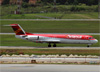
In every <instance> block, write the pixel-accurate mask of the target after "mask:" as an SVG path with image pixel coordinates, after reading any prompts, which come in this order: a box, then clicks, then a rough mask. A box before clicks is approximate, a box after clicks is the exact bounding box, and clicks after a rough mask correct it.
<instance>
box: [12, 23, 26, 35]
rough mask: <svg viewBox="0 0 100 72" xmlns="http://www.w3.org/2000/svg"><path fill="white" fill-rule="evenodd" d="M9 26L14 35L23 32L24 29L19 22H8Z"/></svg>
mask: <svg viewBox="0 0 100 72" xmlns="http://www.w3.org/2000/svg"><path fill="white" fill-rule="evenodd" d="M10 26H11V27H12V28H13V30H14V32H15V33H16V35H22V34H25V31H24V30H23V29H22V27H21V26H20V25H19V24H10Z"/></svg>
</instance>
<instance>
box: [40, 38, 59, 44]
mask: <svg viewBox="0 0 100 72" xmlns="http://www.w3.org/2000/svg"><path fill="white" fill-rule="evenodd" d="M41 42H44V43H60V40H53V39H47V40H42V41H41Z"/></svg>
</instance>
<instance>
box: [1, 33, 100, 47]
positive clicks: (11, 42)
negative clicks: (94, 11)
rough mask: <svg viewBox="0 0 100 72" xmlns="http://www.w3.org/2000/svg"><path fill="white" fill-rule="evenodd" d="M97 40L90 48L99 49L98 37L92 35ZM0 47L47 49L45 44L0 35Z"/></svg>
mask: <svg viewBox="0 0 100 72" xmlns="http://www.w3.org/2000/svg"><path fill="white" fill-rule="evenodd" d="M92 36H93V37H94V38H96V39H98V40H99V41H98V43H96V44H93V45H91V47H100V38H99V37H100V36H99V35H92ZM0 38H1V43H0V46H32V47H47V46H48V44H47V43H33V42H29V41H26V40H22V39H18V38H15V36H14V35H0ZM57 46H58V47H67V46H68V47H86V46H87V44H57Z"/></svg>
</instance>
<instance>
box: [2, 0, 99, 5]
mask: <svg viewBox="0 0 100 72" xmlns="http://www.w3.org/2000/svg"><path fill="white" fill-rule="evenodd" d="M9 2H10V0H3V3H2V4H3V5H6V4H9ZM23 2H26V3H28V2H29V0H23ZM37 2H38V0H37ZM38 3H44V4H48V3H51V4H57V5H79V4H86V5H98V0H39V2H38Z"/></svg>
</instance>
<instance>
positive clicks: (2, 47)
mask: <svg viewBox="0 0 100 72" xmlns="http://www.w3.org/2000/svg"><path fill="white" fill-rule="evenodd" d="M48 48H49V49H100V47H28V46H0V49H48Z"/></svg>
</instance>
